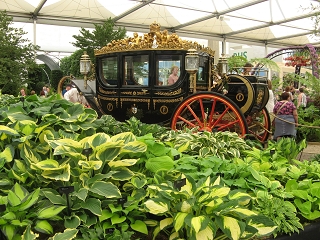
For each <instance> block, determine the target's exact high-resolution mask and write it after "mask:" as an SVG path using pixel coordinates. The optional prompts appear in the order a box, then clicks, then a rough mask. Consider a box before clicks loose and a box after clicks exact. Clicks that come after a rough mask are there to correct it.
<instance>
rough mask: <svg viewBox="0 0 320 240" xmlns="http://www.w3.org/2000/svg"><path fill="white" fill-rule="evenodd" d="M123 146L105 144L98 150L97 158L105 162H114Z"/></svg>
mask: <svg viewBox="0 0 320 240" xmlns="http://www.w3.org/2000/svg"><path fill="white" fill-rule="evenodd" d="M122 146H123V143H121V142H107V143H104V144H102V145H100V146H99V147H97V148H96V150H97V153H96V157H97V158H98V159H99V160H101V161H103V162H107V161H112V160H113V159H115V158H116V157H117V156H118V155H119V154H120V152H121V148H122Z"/></svg>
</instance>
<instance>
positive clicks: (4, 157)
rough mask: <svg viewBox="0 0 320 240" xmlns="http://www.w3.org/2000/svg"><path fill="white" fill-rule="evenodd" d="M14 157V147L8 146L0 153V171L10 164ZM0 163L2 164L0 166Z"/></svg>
mask: <svg viewBox="0 0 320 240" xmlns="http://www.w3.org/2000/svg"><path fill="white" fill-rule="evenodd" d="M13 157H14V147H13V146H11V145H9V146H8V147H6V148H5V149H4V150H3V151H2V152H1V153H0V169H1V168H2V167H3V165H4V164H5V163H6V162H7V163H9V162H11V161H12V160H13ZM1 163H2V164H1Z"/></svg>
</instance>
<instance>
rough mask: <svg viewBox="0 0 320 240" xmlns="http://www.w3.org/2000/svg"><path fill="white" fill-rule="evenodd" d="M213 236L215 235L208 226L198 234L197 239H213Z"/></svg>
mask: <svg viewBox="0 0 320 240" xmlns="http://www.w3.org/2000/svg"><path fill="white" fill-rule="evenodd" d="M213 237H214V235H213V231H212V229H211V228H210V227H208V226H207V227H206V228H205V229H203V230H201V231H199V232H198V233H197V234H196V240H203V239H206V240H213V239H214V238H213Z"/></svg>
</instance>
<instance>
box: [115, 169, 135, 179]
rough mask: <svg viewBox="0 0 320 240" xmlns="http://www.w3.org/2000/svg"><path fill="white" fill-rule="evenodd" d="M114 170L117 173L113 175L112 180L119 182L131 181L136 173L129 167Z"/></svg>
mask: <svg viewBox="0 0 320 240" xmlns="http://www.w3.org/2000/svg"><path fill="white" fill-rule="evenodd" d="M113 170H115V173H114V174H112V176H111V178H112V179H114V180H117V181H125V180H129V179H131V178H132V177H133V176H134V172H132V171H131V170H130V169H129V168H127V167H117V168H115V169H113Z"/></svg>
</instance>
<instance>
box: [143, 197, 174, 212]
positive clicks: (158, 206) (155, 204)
mask: <svg viewBox="0 0 320 240" xmlns="http://www.w3.org/2000/svg"><path fill="white" fill-rule="evenodd" d="M144 205H145V206H146V208H147V209H148V210H149V212H150V213H152V214H155V215H157V214H161V213H165V212H168V211H169V206H168V205H167V204H166V203H165V202H160V201H154V200H152V199H149V200H147V201H146V202H145V203H144Z"/></svg>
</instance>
